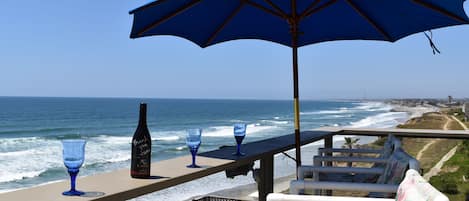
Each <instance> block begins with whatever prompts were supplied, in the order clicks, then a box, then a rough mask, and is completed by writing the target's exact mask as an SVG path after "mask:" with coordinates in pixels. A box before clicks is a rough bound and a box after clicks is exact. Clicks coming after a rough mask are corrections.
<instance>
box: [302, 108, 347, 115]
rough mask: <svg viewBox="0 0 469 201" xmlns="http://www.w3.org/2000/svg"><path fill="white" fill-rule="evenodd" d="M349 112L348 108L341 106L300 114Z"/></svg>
mask: <svg viewBox="0 0 469 201" xmlns="http://www.w3.org/2000/svg"><path fill="white" fill-rule="evenodd" d="M348 112H351V110H350V109H349V108H346V107H341V108H339V109H337V110H320V111H314V112H300V114H301V115H316V114H342V113H348Z"/></svg>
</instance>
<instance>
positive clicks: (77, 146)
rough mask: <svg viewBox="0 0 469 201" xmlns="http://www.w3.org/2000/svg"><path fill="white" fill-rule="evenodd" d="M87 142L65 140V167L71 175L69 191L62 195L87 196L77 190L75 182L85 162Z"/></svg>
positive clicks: (63, 142)
mask: <svg viewBox="0 0 469 201" xmlns="http://www.w3.org/2000/svg"><path fill="white" fill-rule="evenodd" d="M85 144H86V141H85V140H63V141H62V145H63V158H64V164H65V167H67V170H68V174H70V185H71V188H70V190H69V191H65V192H63V193H62V194H63V195H67V196H80V195H83V194H85V193H84V192H82V191H77V190H76V189H75V180H76V177H77V174H78V172H79V170H80V167H81V165H82V164H83V162H84V161H85Z"/></svg>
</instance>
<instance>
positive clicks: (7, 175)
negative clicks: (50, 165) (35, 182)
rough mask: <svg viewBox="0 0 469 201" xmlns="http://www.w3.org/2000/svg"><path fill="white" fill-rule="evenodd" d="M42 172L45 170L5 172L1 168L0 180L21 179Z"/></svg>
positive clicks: (35, 175)
mask: <svg viewBox="0 0 469 201" xmlns="http://www.w3.org/2000/svg"><path fill="white" fill-rule="evenodd" d="M43 172H45V170H42V171H30V172H26V171H25V172H20V173H10V172H5V171H3V170H0V182H8V181H16V180H21V179H26V178H32V177H37V176H39V175H40V174H41V173H43Z"/></svg>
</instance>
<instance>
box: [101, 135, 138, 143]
mask: <svg viewBox="0 0 469 201" xmlns="http://www.w3.org/2000/svg"><path fill="white" fill-rule="evenodd" d="M94 140H97V141H101V142H103V143H110V144H130V142H131V141H132V137H129V136H108V135H100V136H99V137H96V138H94Z"/></svg>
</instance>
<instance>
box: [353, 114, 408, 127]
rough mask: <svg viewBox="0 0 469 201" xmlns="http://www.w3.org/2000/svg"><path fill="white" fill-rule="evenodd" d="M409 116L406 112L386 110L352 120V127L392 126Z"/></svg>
mask: <svg viewBox="0 0 469 201" xmlns="http://www.w3.org/2000/svg"><path fill="white" fill-rule="evenodd" d="M407 118H408V114H407V113H405V112H386V113H380V114H377V115H374V116H369V117H366V118H364V119H361V120H359V121H355V122H351V123H350V126H347V127H350V128H392V127H395V126H396V125H398V124H400V123H403V121H405V120H406V119H407Z"/></svg>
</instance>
